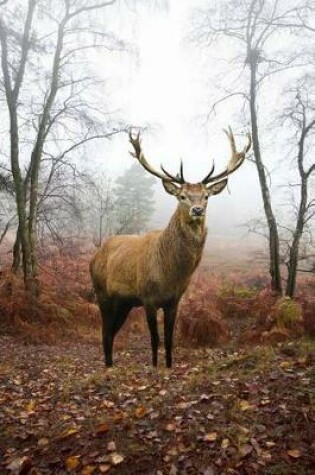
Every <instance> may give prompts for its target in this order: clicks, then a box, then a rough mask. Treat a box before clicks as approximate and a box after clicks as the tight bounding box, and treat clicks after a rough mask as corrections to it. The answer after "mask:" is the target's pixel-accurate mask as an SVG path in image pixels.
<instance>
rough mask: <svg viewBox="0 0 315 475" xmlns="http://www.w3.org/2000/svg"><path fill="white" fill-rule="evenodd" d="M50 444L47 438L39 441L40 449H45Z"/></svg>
mask: <svg viewBox="0 0 315 475" xmlns="http://www.w3.org/2000/svg"><path fill="white" fill-rule="evenodd" d="M48 444H49V439H48V438H47V437H41V438H40V439H38V441H37V445H38V447H45V445H48Z"/></svg>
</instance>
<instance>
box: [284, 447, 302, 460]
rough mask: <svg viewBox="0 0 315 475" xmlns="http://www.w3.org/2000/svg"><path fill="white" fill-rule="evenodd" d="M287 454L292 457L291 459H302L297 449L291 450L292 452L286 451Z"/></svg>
mask: <svg viewBox="0 0 315 475" xmlns="http://www.w3.org/2000/svg"><path fill="white" fill-rule="evenodd" d="M287 454H288V455H289V456H290V457H292V458H293V459H298V458H300V457H302V453H301V451H300V450H299V449H292V450H288V451H287Z"/></svg>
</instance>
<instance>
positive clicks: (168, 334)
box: [164, 304, 177, 368]
mask: <svg viewBox="0 0 315 475" xmlns="http://www.w3.org/2000/svg"><path fill="white" fill-rule="evenodd" d="M176 314H177V304H176V305H168V306H166V307H164V346H165V357H166V366H167V368H171V367H172V349H173V333H174V324H175V320H176Z"/></svg>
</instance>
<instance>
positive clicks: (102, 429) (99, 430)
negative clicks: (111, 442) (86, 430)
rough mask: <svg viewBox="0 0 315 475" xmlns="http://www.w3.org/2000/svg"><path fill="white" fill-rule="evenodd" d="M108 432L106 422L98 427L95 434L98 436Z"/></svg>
mask: <svg viewBox="0 0 315 475" xmlns="http://www.w3.org/2000/svg"><path fill="white" fill-rule="evenodd" d="M107 431H108V425H107V424H106V422H102V423H101V424H99V425H98V426H97V427H96V431H95V432H96V434H97V435H101V434H104V433H105V432H107Z"/></svg>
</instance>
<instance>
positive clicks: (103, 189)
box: [83, 173, 115, 247]
mask: <svg viewBox="0 0 315 475" xmlns="http://www.w3.org/2000/svg"><path fill="white" fill-rule="evenodd" d="M86 185H87V188H88V191H87V193H85V197H86V196H88V199H87V204H85V209H83V214H84V215H85V218H84V222H85V223H86V226H87V227H88V229H87V233H91V232H92V237H93V242H94V245H95V246H96V247H100V246H101V245H102V242H103V240H104V238H106V237H108V236H111V235H112V234H114V230H115V225H114V215H115V207H114V196H113V189H112V181H111V178H110V177H109V176H106V175H104V174H101V175H100V174H99V173H98V174H97V176H95V177H91V178H89V179H88V180H87V183H86Z"/></svg>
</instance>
